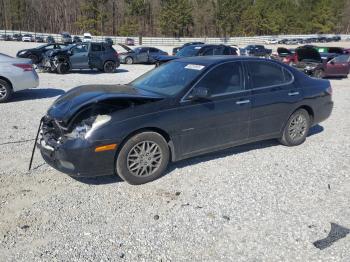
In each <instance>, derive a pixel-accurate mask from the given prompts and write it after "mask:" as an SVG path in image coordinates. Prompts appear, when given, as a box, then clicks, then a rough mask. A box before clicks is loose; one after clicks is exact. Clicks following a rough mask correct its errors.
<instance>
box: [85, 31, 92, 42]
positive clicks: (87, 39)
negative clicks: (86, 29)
mask: <svg viewBox="0 0 350 262" xmlns="http://www.w3.org/2000/svg"><path fill="white" fill-rule="evenodd" d="M91 41H92V35H91V34H90V33H84V38H83V42H84V43H88V42H91Z"/></svg>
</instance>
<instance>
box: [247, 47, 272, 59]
mask: <svg viewBox="0 0 350 262" xmlns="http://www.w3.org/2000/svg"><path fill="white" fill-rule="evenodd" d="M271 53H272V50H271V49H266V48H265V47H264V46H263V45H248V46H246V48H245V55H247V56H258V57H266V58H267V57H269V56H270V55H271Z"/></svg>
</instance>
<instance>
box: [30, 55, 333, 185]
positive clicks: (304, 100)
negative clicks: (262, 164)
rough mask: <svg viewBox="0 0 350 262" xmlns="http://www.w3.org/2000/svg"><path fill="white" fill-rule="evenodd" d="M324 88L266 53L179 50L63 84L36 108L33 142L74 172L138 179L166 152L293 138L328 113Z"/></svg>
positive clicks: (156, 168)
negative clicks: (109, 76)
mask: <svg viewBox="0 0 350 262" xmlns="http://www.w3.org/2000/svg"><path fill="white" fill-rule="evenodd" d="M174 76H176V77H174ZM248 76H249V77H248ZM331 94H332V88H331V85H330V82H329V81H328V80H319V79H313V78H310V77H308V76H306V75H305V74H303V73H301V72H299V71H298V70H296V69H294V68H292V67H289V66H287V65H284V64H282V63H279V62H277V61H273V60H267V59H259V58H249V57H246V58H244V57H229V56H221V57H215V56H212V57H191V58H184V59H178V60H175V61H171V62H170V63H167V64H165V65H163V66H161V67H158V68H156V69H154V70H151V71H149V72H148V73H146V74H145V75H143V76H141V77H139V78H137V79H136V80H134V81H133V82H131V83H129V84H127V85H88V86H80V87H77V88H74V89H72V90H70V91H68V92H67V93H66V94H64V95H62V96H61V97H60V98H58V99H57V100H56V101H55V102H54V104H53V105H52V106H51V107H50V108H49V110H48V111H47V114H46V115H45V116H44V117H43V119H42V126H41V132H40V133H41V136H40V137H39V140H38V142H37V145H38V147H39V148H40V150H41V154H42V156H43V158H44V159H45V161H46V162H47V163H48V164H50V165H51V166H53V167H54V168H56V169H58V170H60V171H62V172H64V173H67V174H70V175H72V176H78V177H83V176H99V175H110V174H114V173H117V174H118V175H119V176H120V177H122V178H123V179H124V180H126V181H127V182H129V183H131V184H142V183H147V182H149V181H152V180H154V179H157V178H159V177H160V176H161V175H162V174H163V173H164V172H165V171H166V168H167V165H168V162H169V161H178V160H181V159H185V158H189V157H193V156H197V155H201V154H205V153H208V152H212V151H217V150H221V149H225V148H229V147H232V146H237V145H240V144H246V143H251V142H255V141H260V140H265V139H274V138H276V139H279V140H280V141H281V143H282V144H284V145H287V146H297V145H300V144H302V143H303V142H304V141H305V139H306V137H307V135H308V131H309V129H310V127H311V126H314V125H316V124H318V123H320V122H321V121H324V120H325V119H327V118H328V117H329V116H330V114H331V112H332V108H333V102H332V96H331ZM291 154H294V153H293V152H291ZM214 179H215V178H214Z"/></svg>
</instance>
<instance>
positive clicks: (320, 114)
mask: <svg viewBox="0 0 350 262" xmlns="http://www.w3.org/2000/svg"><path fill="white" fill-rule="evenodd" d="M333 106H334V103H333V101H327V102H325V103H323V104H321V105H320V106H319V107H318V108H315V112H317V114H315V116H314V119H313V125H316V124H319V123H321V122H323V121H325V120H326V119H327V118H329V117H330V115H331V113H332V111H333Z"/></svg>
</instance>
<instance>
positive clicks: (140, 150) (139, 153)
mask: <svg viewBox="0 0 350 262" xmlns="http://www.w3.org/2000/svg"><path fill="white" fill-rule="evenodd" d="M162 158H163V154H162V151H161V149H160V146H159V145H158V144H157V143H155V142H153V141H142V142H140V143H138V144H137V145H135V146H134V147H133V148H132V149H131V150H130V152H129V154H128V157H127V167H128V170H129V171H130V172H131V173H132V174H133V175H134V176H142V177H146V176H150V175H153V174H154V173H155V172H156V171H157V170H158V169H159V167H160V165H161V163H162Z"/></svg>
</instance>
